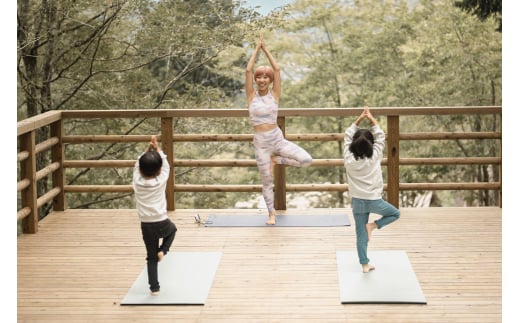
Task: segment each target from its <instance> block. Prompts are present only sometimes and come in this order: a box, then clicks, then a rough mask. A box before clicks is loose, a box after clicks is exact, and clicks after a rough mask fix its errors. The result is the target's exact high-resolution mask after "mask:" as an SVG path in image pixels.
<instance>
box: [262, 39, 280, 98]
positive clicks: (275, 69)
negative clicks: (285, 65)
mask: <svg viewBox="0 0 520 323" xmlns="http://www.w3.org/2000/svg"><path fill="white" fill-rule="evenodd" d="M260 43H261V48H262V51H263V52H264V54H265V56H267V59H268V60H269V64H271V67H272V68H273V72H274V80H273V89H272V93H273V96H274V98H275V100H276V101H277V102H278V101H279V99H280V96H281V94H282V78H281V77H280V66H279V65H278V63H277V62H276V60H275V59H274V57H273V55H271V52H270V51H269V50H268V49H267V46H266V44H265V42H264V37H263V36H262V35H261V36H260Z"/></svg>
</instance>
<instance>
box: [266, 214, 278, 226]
mask: <svg viewBox="0 0 520 323" xmlns="http://www.w3.org/2000/svg"><path fill="white" fill-rule="evenodd" d="M265 224H271V225H274V224H276V213H269V220H267V222H266V223H265Z"/></svg>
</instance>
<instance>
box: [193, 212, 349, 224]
mask: <svg viewBox="0 0 520 323" xmlns="http://www.w3.org/2000/svg"><path fill="white" fill-rule="evenodd" d="M267 220H268V216H267V215H245V214H239V215H236V214H234V215H225V214H224V215H221V214H219V215H209V216H208V219H207V220H206V221H204V222H203V223H204V225H205V226H207V227H266V226H268V227H270V226H273V225H268V224H265V222H266V221H267ZM349 225H350V221H349V219H348V216H347V214H339V215H338V214H317V215H276V225H274V226H275V227H332V226H349Z"/></svg>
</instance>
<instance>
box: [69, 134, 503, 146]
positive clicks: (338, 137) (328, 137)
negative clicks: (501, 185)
mask: <svg viewBox="0 0 520 323" xmlns="http://www.w3.org/2000/svg"><path fill="white" fill-rule="evenodd" d="M285 137H286V138H287V139H288V140H290V141H343V140H344V137H345V134H344V133H329V134H286V136H285ZM501 137H502V134H501V133H495V132H440V133H439V132H419V133H401V134H400V135H399V139H400V140H454V139H500V138H501ZM157 138H158V140H159V141H161V139H162V138H161V136H160V135H158V136H157ZM149 140H150V136H149V135H88V136H79V135H78V136H64V137H63V142H64V143H67V144H87V143H102V142H116V143H117V142H148V141H149ZM172 140H173V142H229V141H244V142H248V141H253V134H174V135H173V138H172Z"/></svg>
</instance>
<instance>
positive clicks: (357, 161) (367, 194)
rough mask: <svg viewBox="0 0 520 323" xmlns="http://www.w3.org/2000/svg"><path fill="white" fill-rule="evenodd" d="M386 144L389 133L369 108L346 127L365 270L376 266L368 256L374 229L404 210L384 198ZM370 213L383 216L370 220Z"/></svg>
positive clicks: (346, 148)
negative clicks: (365, 126) (365, 123)
mask: <svg viewBox="0 0 520 323" xmlns="http://www.w3.org/2000/svg"><path fill="white" fill-rule="evenodd" d="M365 118H366V119H368V120H369V121H370V123H371V124H372V127H371V128H370V130H369V129H362V128H359V127H358V126H359V124H360V123H361V121H363V119H365ZM384 147H385V133H384V132H383V130H381V128H380V127H379V125H378V124H377V121H376V119H374V117H373V116H372V114H371V113H370V110H369V109H368V107H365V109H364V110H363V112H362V113H361V115H360V116H359V117H358V118H357V120H356V121H355V122H354V123H353V124H352V125H351V126H350V127H349V128H347V130H345V146H344V151H343V160H344V165H345V169H346V171H347V181H348V190H349V193H350V196H351V197H352V213H353V214H354V220H355V222H356V246H357V253H358V257H359V263H360V264H361V266H362V269H363V272H364V273H368V272H369V271H371V270H373V269H375V267H374V266H372V265H370V263H369V261H370V260H369V259H368V256H367V247H368V241H369V240H370V236H371V234H372V231H373V230H374V229H376V228H377V229H381V228H383V227H384V226H386V225H388V224H390V223H392V222H394V221H395V220H397V219H398V218H399V216H400V212H399V210H398V209H397V208H395V207H394V206H393V205H392V204H390V203H388V202H387V201H385V200H384V199H383V198H382V195H383V175H382V172H381V160H382V159H383V149H384ZM370 213H376V214H379V215H381V216H382V217H381V218H380V219H378V220H376V221H374V222H371V223H368V217H369V215H370Z"/></svg>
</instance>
